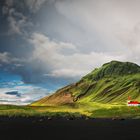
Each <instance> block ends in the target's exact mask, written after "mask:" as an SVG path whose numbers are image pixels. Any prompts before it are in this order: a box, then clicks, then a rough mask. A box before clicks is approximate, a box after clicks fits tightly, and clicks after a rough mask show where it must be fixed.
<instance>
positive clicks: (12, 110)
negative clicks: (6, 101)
mask: <svg viewBox="0 0 140 140" xmlns="http://www.w3.org/2000/svg"><path fill="white" fill-rule="evenodd" d="M0 116H9V117H13V116H22V117H29V116H38V117H42V116H54V117H67V116H69V117H82V116H85V117H90V118H140V107H128V106H126V105H117V104H116V105H115V104H99V103H89V104H81V103H77V104H73V105H63V106H44V107H43V106H42V107H41V106H40V107H37V106H36V107H34V106H13V105H1V106H0Z"/></svg>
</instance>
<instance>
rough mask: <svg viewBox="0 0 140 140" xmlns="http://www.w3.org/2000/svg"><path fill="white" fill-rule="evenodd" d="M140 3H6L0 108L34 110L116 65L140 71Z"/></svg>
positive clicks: (1, 4)
mask: <svg viewBox="0 0 140 140" xmlns="http://www.w3.org/2000/svg"><path fill="white" fill-rule="evenodd" d="M139 38H140V1H139V0H20V1H19V0H1V1H0V104H18V105H24V104H29V103H31V102H33V101H35V100H37V99H40V98H42V97H44V96H46V95H48V94H51V93H53V92H55V90H57V89H59V88H61V87H63V86H65V85H67V84H70V83H73V82H76V81H78V80H79V79H80V78H81V77H82V76H84V75H86V74H88V73H89V72H90V71H92V70H93V69H94V68H96V67H100V66H101V65H102V64H104V63H106V62H109V61H112V60H118V61H130V62H134V63H137V64H139V65H140V55H139V54H140V39H139Z"/></svg>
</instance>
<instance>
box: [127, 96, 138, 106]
mask: <svg viewBox="0 0 140 140" xmlns="http://www.w3.org/2000/svg"><path fill="white" fill-rule="evenodd" d="M127 106H140V102H138V101H131V100H130V97H128V102H127Z"/></svg>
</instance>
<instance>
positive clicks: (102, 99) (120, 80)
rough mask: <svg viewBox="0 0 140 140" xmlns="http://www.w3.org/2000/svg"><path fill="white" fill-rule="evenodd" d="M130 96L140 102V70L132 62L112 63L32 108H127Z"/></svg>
mask: <svg viewBox="0 0 140 140" xmlns="http://www.w3.org/2000/svg"><path fill="white" fill-rule="evenodd" d="M128 96H130V97H131V98H132V99H135V100H139V101H140V66H138V65H137V64H134V63H130V62H119V61H111V62H109V63H106V64H104V65H103V66H102V67H100V68H96V69H95V70H93V71H92V72H91V73H89V74H88V75H86V76H85V77H83V78H82V79H81V80H80V81H79V82H77V83H74V84H71V85H69V86H66V87H64V88H62V89H60V90H58V91H57V92H56V93H54V94H52V95H50V96H47V97H45V98H43V99H40V100H39V101H36V102H34V103H32V104H31V105H33V106H48V105H62V104H73V103H76V104H77V103H83V104H89V103H90V104H91V103H103V104H104V103H106V104H126V102H127V98H128Z"/></svg>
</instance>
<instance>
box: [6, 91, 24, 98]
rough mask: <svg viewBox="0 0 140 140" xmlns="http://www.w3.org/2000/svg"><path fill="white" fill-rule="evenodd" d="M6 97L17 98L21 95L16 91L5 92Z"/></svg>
mask: <svg viewBox="0 0 140 140" xmlns="http://www.w3.org/2000/svg"><path fill="white" fill-rule="evenodd" d="M5 94H7V95H16V96H17V97H21V94H20V93H19V92H18V91H10V92H6V93H5Z"/></svg>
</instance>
